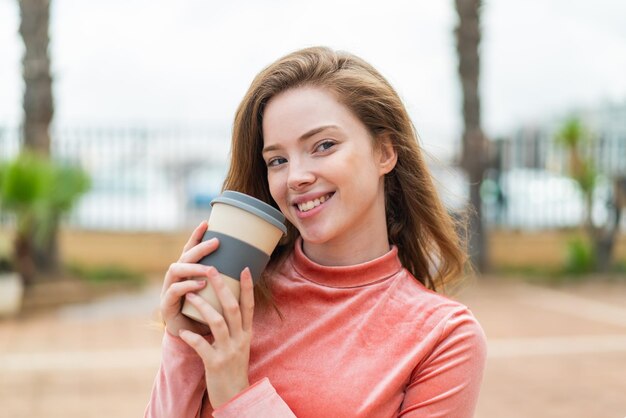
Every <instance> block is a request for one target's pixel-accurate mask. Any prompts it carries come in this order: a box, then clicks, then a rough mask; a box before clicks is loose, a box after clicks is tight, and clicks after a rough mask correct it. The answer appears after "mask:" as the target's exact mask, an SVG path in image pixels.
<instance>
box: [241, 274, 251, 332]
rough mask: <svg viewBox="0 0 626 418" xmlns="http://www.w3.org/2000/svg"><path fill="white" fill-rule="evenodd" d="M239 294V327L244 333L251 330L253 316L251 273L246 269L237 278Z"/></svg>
mask: <svg viewBox="0 0 626 418" xmlns="http://www.w3.org/2000/svg"><path fill="white" fill-rule="evenodd" d="M239 279H240V280H239V281H240V283H241V293H240V294H239V306H240V309H241V326H242V328H243V330H244V331H246V332H248V331H251V330H252V318H253V316H254V283H253V281H252V273H250V269H249V268H248V267H246V268H245V269H243V271H242V272H241V275H240V276H239Z"/></svg>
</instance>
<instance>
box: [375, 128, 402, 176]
mask: <svg viewBox="0 0 626 418" xmlns="http://www.w3.org/2000/svg"><path fill="white" fill-rule="evenodd" d="M376 158H377V162H378V169H379V173H380V175H381V176H382V175H385V174H387V173H390V172H391V170H393V169H394V167H395V166H396V163H397V162H398V153H397V152H396V149H395V148H394V146H393V140H392V138H391V134H389V133H384V134H381V135H379V136H378V150H377V152H376Z"/></svg>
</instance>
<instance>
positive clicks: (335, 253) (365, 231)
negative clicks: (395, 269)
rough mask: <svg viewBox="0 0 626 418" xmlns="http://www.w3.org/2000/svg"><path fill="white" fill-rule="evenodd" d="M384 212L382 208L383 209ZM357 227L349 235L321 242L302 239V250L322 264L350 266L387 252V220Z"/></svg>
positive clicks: (311, 258)
mask: <svg viewBox="0 0 626 418" xmlns="http://www.w3.org/2000/svg"><path fill="white" fill-rule="evenodd" d="M383 213H384V209H383ZM379 219H382V222H379V223H377V224H376V225H370V227H369V228H358V229H357V230H355V231H353V232H352V233H351V234H349V236H346V237H342V238H338V239H336V240H332V241H329V242H324V243H321V244H313V243H310V242H306V241H303V243H302V251H303V252H304V254H305V255H306V256H307V257H308V258H309V259H310V260H312V261H314V262H315V263H317V264H321V265H323V266H352V265H356V264H361V263H365V262H367V261H370V260H374V259H375V258H378V257H381V256H383V255H385V254H386V253H388V252H389V249H390V245H389V240H388V238H387V222H386V220H385V218H384V215H383V217H382V218H379Z"/></svg>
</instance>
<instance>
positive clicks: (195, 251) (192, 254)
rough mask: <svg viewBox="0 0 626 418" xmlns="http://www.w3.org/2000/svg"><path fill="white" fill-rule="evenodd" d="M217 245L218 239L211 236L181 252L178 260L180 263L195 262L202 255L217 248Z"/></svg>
mask: <svg viewBox="0 0 626 418" xmlns="http://www.w3.org/2000/svg"><path fill="white" fill-rule="evenodd" d="M219 246H220V242H219V240H218V239H217V238H211V239H209V240H206V241H204V242H201V243H200V244H198V245H196V246H195V247H193V248H191V249H190V250H188V251H187V252H185V253H183V255H181V256H180V260H178V261H179V262H181V263H197V262H198V261H200V260H201V259H202V257H205V256H207V255H209V254H211V253H212V252H213V251H215V250H217V247H219Z"/></svg>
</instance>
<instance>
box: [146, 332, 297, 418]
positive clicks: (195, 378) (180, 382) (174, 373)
mask: <svg viewBox="0 0 626 418" xmlns="http://www.w3.org/2000/svg"><path fill="white" fill-rule="evenodd" d="M205 393H206V382H205V380H204V366H203V364H202V360H201V359H200V357H199V356H198V355H197V354H196V352H195V351H194V350H193V349H192V348H191V347H189V346H188V345H187V344H186V343H185V342H184V341H183V340H182V339H180V338H178V337H174V336H172V335H170V334H169V333H168V332H167V331H166V332H165V334H164V336H163V344H162V360H161V366H160V367H159V371H158V373H157V376H156V379H155V381H154V386H153V388H152V394H151V396H150V402H149V403H148V406H147V408H146V411H145V414H144V418H194V417H201V418H205V417H207V418H208V417H211V416H213V417H215V418H231V417H233V418H234V417H237V418H248V417H254V418H295V415H294V414H293V412H291V409H289V407H288V406H287V404H286V403H285V402H284V401H283V400H282V398H281V397H280V396H279V395H278V394H277V393H276V390H275V389H274V387H273V386H272V385H271V383H270V382H269V379H267V378H264V379H261V380H260V381H258V382H257V383H255V384H253V385H252V386H250V387H249V388H248V389H246V390H244V391H243V392H241V393H240V394H239V395H237V396H235V397H234V398H233V399H231V400H230V401H229V402H227V403H226V404H224V405H222V406H221V407H220V408H218V409H217V410H215V411H213V408H212V407H211V404H210V403H209V400H208V397H207V396H205Z"/></svg>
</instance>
